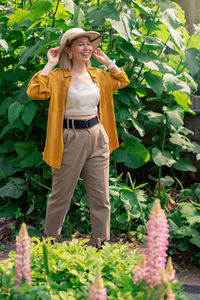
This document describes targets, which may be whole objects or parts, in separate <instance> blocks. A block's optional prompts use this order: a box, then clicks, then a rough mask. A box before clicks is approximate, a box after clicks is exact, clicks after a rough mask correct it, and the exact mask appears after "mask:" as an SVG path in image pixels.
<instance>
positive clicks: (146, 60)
mask: <svg viewBox="0 0 200 300" xmlns="http://www.w3.org/2000/svg"><path fill="white" fill-rule="evenodd" d="M138 61H139V62H140V63H143V64H144V65H145V66H146V67H147V68H149V69H150V70H153V71H159V66H158V65H157V60H156V56H154V55H150V54H149V55H148V54H144V53H138Z"/></svg>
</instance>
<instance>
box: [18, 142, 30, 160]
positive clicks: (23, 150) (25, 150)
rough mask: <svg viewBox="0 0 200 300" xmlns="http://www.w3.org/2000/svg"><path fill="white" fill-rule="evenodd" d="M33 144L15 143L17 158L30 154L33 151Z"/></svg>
mask: <svg viewBox="0 0 200 300" xmlns="http://www.w3.org/2000/svg"><path fill="white" fill-rule="evenodd" d="M34 148H35V142H31V143H30V142H18V143H15V151H16V152H17V154H18V155H19V157H21V158H22V157H24V156H26V155H28V154H31V153H32V152H33V151H34Z"/></svg>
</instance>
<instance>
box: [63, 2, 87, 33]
mask: <svg viewBox="0 0 200 300" xmlns="http://www.w3.org/2000/svg"><path fill="white" fill-rule="evenodd" d="M63 4H64V7H65V8H66V10H67V11H69V12H70V13H71V14H72V15H73V25H74V27H81V26H83V24H84V20H85V16H84V12H83V10H82V9H81V8H80V7H79V6H77V5H76V3H75V2H74V1H72V0H63Z"/></svg>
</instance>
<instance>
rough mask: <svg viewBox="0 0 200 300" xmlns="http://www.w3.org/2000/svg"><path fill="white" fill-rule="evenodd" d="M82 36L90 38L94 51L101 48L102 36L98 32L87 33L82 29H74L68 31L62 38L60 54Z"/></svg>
mask: <svg viewBox="0 0 200 300" xmlns="http://www.w3.org/2000/svg"><path fill="white" fill-rule="evenodd" d="M80 36H88V37H89V39H90V42H91V44H92V47H93V49H94V50H95V49H96V48H97V47H98V46H99V44H100V42H101V35H100V33H98V32H96V31H85V30H84V29H82V28H72V29H69V30H67V31H66V32H65V33H64V34H63V36H62V38H61V41H60V49H59V50H60V53H61V52H62V51H63V50H64V48H65V47H66V45H67V44H70V42H71V41H72V40H74V39H76V38H78V37H80Z"/></svg>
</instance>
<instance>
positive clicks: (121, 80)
mask: <svg viewBox="0 0 200 300" xmlns="http://www.w3.org/2000/svg"><path fill="white" fill-rule="evenodd" d="M120 70H121V72H117V73H111V72H110V73H109V74H110V77H111V79H112V85H113V91H115V90H118V89H123V88H124V87H126V86H127V85H129V83H130V81H129V79H128V76H127V75H126V73H125V72H124V69H123V68H120Z"/></svg>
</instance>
